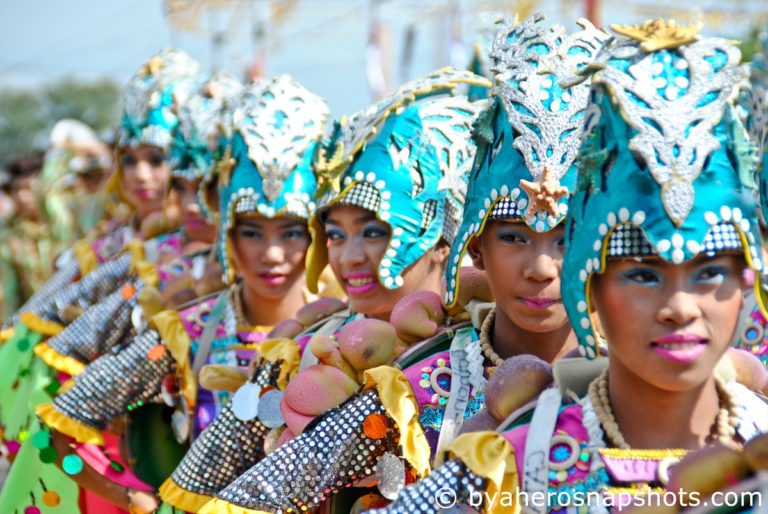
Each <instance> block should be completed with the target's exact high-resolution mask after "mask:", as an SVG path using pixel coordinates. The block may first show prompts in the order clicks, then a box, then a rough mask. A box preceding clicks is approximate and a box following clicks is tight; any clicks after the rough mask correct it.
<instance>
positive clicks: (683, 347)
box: [651, 334, 709, 364]
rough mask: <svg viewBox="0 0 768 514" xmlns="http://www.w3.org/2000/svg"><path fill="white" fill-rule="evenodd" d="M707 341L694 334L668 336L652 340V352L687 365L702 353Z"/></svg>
mask: <svg viewBox="0 0 768 514" xmlns="http://www.w3.org/2000/svg"><path fill="white" fill-rule="evenodd" d="M708 342H709V340H708V339H706V338H704V337H701V336H699V335H696V334H668V335H665V336H661V337H659V338H657V339H654V341H653V343H651V347H652V348H653V351H654V352H656V353H658V354H659V355H661V356H662V357H664V358H665V359H667V360H668V361H671V362H674V363H677V364H689V363H691V362H693V361H695V360H696V359H698V358H699V356H700V355H701V354H702V353H704V350H706V348H707V343H708Z"/></svg>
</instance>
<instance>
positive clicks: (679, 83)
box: [562, 37, 763, 358]
mask: <svg viewBox="0 0 768 514" xmlns="http://www.w3.org/2000/svg"><path fill="white" fill-rule="evenodd" d="M738 62H739V52H738V50H737V49H736V48H735V47H733V45H732V44H731V43H730V42H728V41H726V40H723V39H715V38H706V39H705V38H702V39H701V40H699V41H696V42H694V43H689V44H685V45H681V46H679V47H678V48H673V49H662V50H657V51H655V52H650V53H647V52H645V51H644V50H642V49H641V48H640V44H639V42H638V41H635V40H632V39H629V38H626V37H617V38H616V40H614V41H613V43H612V44H611V45H610V46H607V47H606V48H604V49H603V51H602V52H601V53H600V54H599V55H598V58H597V64H596V65H595V66H594V68H593V70H592V71H594V73H593V74H592V94H591V101H590V106H589V108H588V113H589V114H588V118H587V120H586V126H587V134H586V136H585V140H584V143H583V145H582V147H581V151H580V154H579V161H580V166H579V177H578V180H577V185H576V190H575V193H574V195H573V196H572V198H571V200H570V202H569V204H568V213H569V215H568V219H567V222H566V252H565V259H564V264H563V286H562V292H563V301H564V303H565V306H566V309H567V311H568V315H569V318H570V320H571V323H572V325H573V327H574V330H575V331H576V334H577V336H578V339H579V343H580V350H581V352H582V354H583V355H585V356H587V357H590V358H592V357H595V356H596V355H597V346H596V345H597V340H598V334H597V333H596V332H595V330H594V327H593V326H592V322H591V320H590V317H589V311H590V310H591V308H590V306H589V292H588V290H589V283H590V278H591V276H592V275H593V273H600V272H602V271H603V270H604V269H605V255H606V251H607V245H608V241H609V239H610V236H611V233H612V231H613V230H614V229H615V228H616V227H617V226H618V225H620V224H632V225H635V226H637V227H639V228H640V229H641V230H642V232H643V233H644V235H645V237H646V239H647V240H648V241H649V242H650V244H651V245H652V246H653V247H654V249H655V251H656V252H657V253H658V255H659V256H660V257H661V258H663V259H665V260H667V261H669V262H672V263H675V264H679V263H682V262H685V261H687V260H689V259H692V258H694V257H696V256H697V255H698V254H699V253H700V252H701V249H702V248H703V242H704V239H705V236H706V235H707V233H708V231H709V230H710V228H711V227H712V226H713V225H717V224H720V223H723V222H725V223H731V224H733V225H734V226H735V227H736V228H737V230H738V231H739V233H740V235H741V237H742V242H743V244H744V247H745V256H746V259H747V263H748V265H749V266H750V267H752V268H753V269H754V270H756V271H760V270H762V267H763V263H762V261H761V257H760V244H761V240H760V231H759V226H758V221H757V216H756V214H757V212H756V210H757V205H756V202H755V198H756V191H755V190H754V187H753V184H754V181H753V180H752V179H751V177H753V176H754V172H755V169H754V167H751V168H749V169H742V168H743V167H744V166H750V164H749V163H750V162H752V161H749V160H744V159H740V158H739V157H740V156H739V153H740V152H742V151H744V149H743V145H741V143H743V134H744V128H743V126H742V125H741V122H740V121H739V120H738V119H737V117H736V116H735V113H734V109H733V106H732V104H731V103H730V99H731V98H732V94H733V91H734V88H735V87H736V85H737V83H738V82H739V81H740V80H741V79H742V78H743V74H742V72H741V71H740V69H739V67H738ZM740 138H741V139H740Z"/></svg>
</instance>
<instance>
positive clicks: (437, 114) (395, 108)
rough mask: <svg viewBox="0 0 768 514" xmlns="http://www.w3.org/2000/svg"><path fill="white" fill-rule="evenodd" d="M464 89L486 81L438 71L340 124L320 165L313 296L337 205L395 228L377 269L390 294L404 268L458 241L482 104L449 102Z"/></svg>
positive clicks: (310, 265) (310, 270) (310, 273)
mask: <svg viewBox="0 0 768 514" xmlns="http://www.w3.org/2000/svg"><path fill="white" fill-rule="evenodd" d="M460 84H470V85H471V84H478V85H483V84H485V85H487V84H488V82H487V81H486V80H485V79H483V78H482V77H478V76H477V75H474V74H473V73H470V72H468V71H457V70H454V69H451V68H445V69H442V70H438V71H436V72H434V73H431V74H429V75H426V76H424V77H422V78H420V79H417V80H414V81H412V82H409V83H406V84H404V85H403V86H402V87H401V88H400V89H399V90H398V91H397V92H396V93H394V94H393V95H391V96H389V97H387V98H385V99H383V100H381V101H380V102H378V103H376V104H374V105H372V106H371V107H370V108H368V109H366V110H364V111H362V112H359V113H357V114H355V115H353V116H351V117H350V118H349V119H348V120H345V121H343V122H342V123H341V124H340V125H339V126H337V129H336V132H335V134H334V136H333V137H332V139H331V141H330V144H329V145H328V147H327V148H326V149H325V151H324V153H322V154H321V159H320V162H319V163H318V179H319V182H320V184H319V186H318V195H319V198H320V200H319V202H318V213H316V214H315V215H314V216H313V217H312V219H311V221H310V231H311V232H312V236H313V237H312V246H311V247H310V250H309V255H308V258H307V286H308V288H309V290H310V291H317V281H318V278H319V276H320V273H321V272H322V270H323V269H324V268H325V266H326V264H327V263H328V250H327V247H326V244H325V243H326V236H325V228H324V226H323V223H322V219H321V218H322V216H323V215H324V213H325V212H327V209H328V208H330V207H331V206H333V205H339V204H345V205H354V206H358V207H362V208H364V209H367V210H370V211H372V212H374V213H376V216H377V218H378V219H379V220H381V221H383V222H385V223H387V224H388V225H389V226H390V228H391V237H390V240H389V243H388V246H387V249H386V251H385V255H384V257H383V258H382V260H381V262H380V263H379V267H378V277H379V281H380V282H381V284H382V285H383V286H384V287H385V288H387V289H397V288H399V287H400V286H401V285H402V283H403V278H402V273H403V271H404V270H405V268H407V267H408V266H410V265H411V264H413V263H415V262H416V261H417V260H418V259H419V258H420V257H422V256H423V255H424V253H425V252H426V251H428V250H429V249H431V248H433V247H434V246H435V245H437V243H438V242H439V241H440V239H441V238H442V239H444V240H445V241H447V242H449V243H451V242H453V239H454V236H455V233H456V228H457V227H458V224H459V221H460V220H461V212H462V209H463V200H464V195H465V194H466V174H467V172H468V171H469V168H470V167H471V164H472V159H473V157H474V145H473V144H472V142H471V138H470V137H469V136H470V130H471V124H472V120H473V118H474V116H475V115H476V114H477V113H478V112H479V110H480V109H481V107H483V106H484V105H485V102H474V103H473V102H470V101H469V100H467V99H466V98H465V97H459V96H450V95H451V94H452V93H453V91H454V89H455V88H456V87H457V86H458V85H460ZM438 95H442V96H438ZM446 95H448V96H446Z"/></svg>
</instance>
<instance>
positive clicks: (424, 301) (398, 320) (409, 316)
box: [389, 291, 446, 344]
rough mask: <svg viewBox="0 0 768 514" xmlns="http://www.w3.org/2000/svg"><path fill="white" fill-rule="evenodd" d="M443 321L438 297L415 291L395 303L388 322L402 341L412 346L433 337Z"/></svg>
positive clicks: (444, 317) (426, 292)
mask: <svg viewBox="0 0 768 514" xmlns="http://www.w3.org/2000/svg"><path fill="white" fill-rule="evenodd" d="M445 319H446V313H445V311H443V305H442V302H441V301H440V296H439V295H438V294H436V293H433V292H432V291H417V292H415V293H411V294H409V295H407V296H405V297H404V298H402V299H401V300H400V301H399V302H397V304H396V305H395V307H394V309H392V314H391V315H390V318H389V321H390V323H391V324H392V326H393V327H395V331H396V332H397V336H398V337H399V338H400V339H401V340H402V341H404V342H406V343H409V344H413V343H417V342H419V341H424V340H425V339H429V338H430V337H432V336H434V335H435V334H436V333H437V331H438V329H439V328H440V327H441V326H442V325H443V324H444V323H445Z"/></svg>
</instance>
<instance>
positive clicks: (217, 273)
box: [195, 265, 224, 296]
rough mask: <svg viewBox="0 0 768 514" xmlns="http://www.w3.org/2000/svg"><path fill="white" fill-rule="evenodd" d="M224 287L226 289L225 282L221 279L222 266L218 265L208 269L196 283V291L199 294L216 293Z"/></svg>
mask: <svg viewBox="0 0 768 514" xmlns="http://www.w3.org/2000/svg"><path fill="white" fill-rule="evenodd" d="M222 289H224V282H222V281H221V267H219V266H218V265H216V266H210V267H209V268H208V269H206V270H205V273H203V276H202V277H201V278H200V280H198V281H197V284H195V291H196V292H197V294H198V295H199V296H205V295H207V294H211V293H215V292H216V291H221V290H222Z"/></svg>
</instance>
